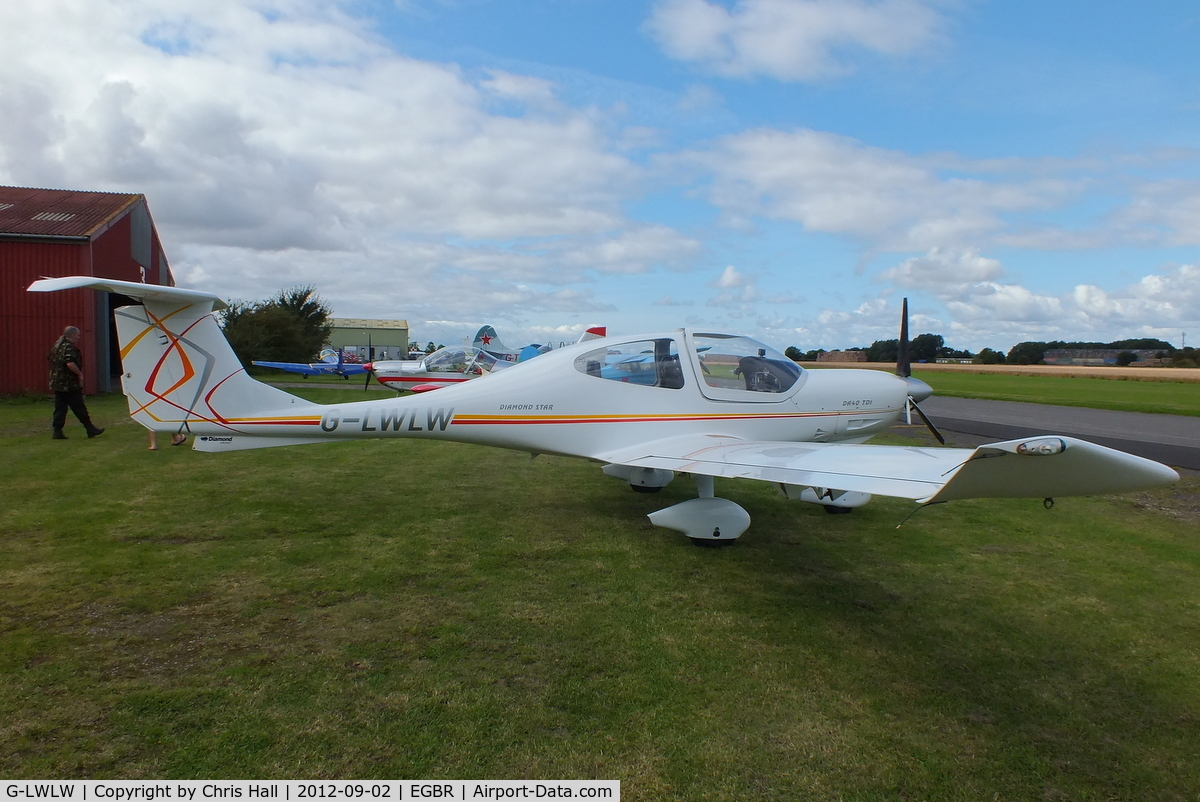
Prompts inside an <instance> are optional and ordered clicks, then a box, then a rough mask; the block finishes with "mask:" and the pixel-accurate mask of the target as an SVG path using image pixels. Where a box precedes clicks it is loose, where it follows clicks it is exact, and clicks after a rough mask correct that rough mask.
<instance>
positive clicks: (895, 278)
mask: <svg viewBox="0 0 1200 802" xmlns="http://www.w3.org/2000/svg"><path fill="white" fill-rule="evenodd" d="M1003 274H1004V268H1003V267H1001V265H1000V262H999V260H997V259H989V258H987V257H985V256H980V255H979V251H978V250H976V249H973V248H968V249H965V250H962V251H949V250H945V249H942V248H931V249H930V250H929V252H928V253H926V254H925V255H924V256H914V257H912V258H910V259H905V260H904V261H903V262H901V263H900V264H899V265H897V266H896V267H893V268H891V269H890V270H885V271H883V272H882V273H880V274H879V277H880V278H881V279H883V280H884V281H890V282H892V283H893V284H895V285H896V286H897V287H900V288H902V289H906V290H925V291H927V292H929V293H930V294H932V295H937V296H939V297H943V298H948V297H954V296H957V295H961V294H962V293H963V292H965V291H966V290H967V288H968V287H969V286H970V285H972V284H975V283H978V282H984V281H992V280H993V279H997V278H999V277H1000V276H1002V275H1003Z"/></svg>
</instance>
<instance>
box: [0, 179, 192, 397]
mask: <svg viewBox="0 0 1200 802" xmlns="http://www.w3.org/2000/svg"><path fill="white" fill-rule="evenodd" d="M61 276H93V277H96V278H107V279H119V280H121V281H136V282H145V283H147V284H161V285H164V286H169V287H173V286H174V285H175V279H174V277H173V276H172V275H171V268H170V266H169V265H168V264H167V257H166V254H165V253H163V249H162V244H161V242H160V241H159V238H158V232H157V231H156V230H155V228H154V221H153V219H151V217H150V207H149V206H148V205H147V203H146V196H145V195H132V194H123V193H115V192H85V191H78V190H68V189H32V188H28V187H0V342H2V343H4V351H5V353H4V358H3V360H0V393H21V392H34V393H46V392H49V388H48V386H47V381H48V376H49V366H48V364H47V362H46V356H47V354H49V352H50V348H51V347H52V346H53V345H54V342H55V340H57V339H58V337H59V336H60V335H61V334H62V332H63V329H64V328H66V327H67V326H78V327H79V329H80V331H81V332H82V333H83V340H82V342H81V343H80V345H81V349H82V351H83V366H84V383H83V387H84V392H87V393H96V392H106V391H109V390H116V389H119V388H120V376H121V357H120V353H119V351H120V349H119V348H118V346H117V337H116V326H115V324H114V323H113V310H114V309H115V308H117V307H119V306H125V305H127V304H131V303H137V301H134V300H132V299H130V298H127V297H125V296H123V295H115V294H113V293H106V292H96V291H94V290H66V291H63V292H48V293H40V292H26V288H27V287H28V286H29V285H30V284H32V283H33V282H34V281H36V280H37V279H39V278H54V277H61Z"/></svg>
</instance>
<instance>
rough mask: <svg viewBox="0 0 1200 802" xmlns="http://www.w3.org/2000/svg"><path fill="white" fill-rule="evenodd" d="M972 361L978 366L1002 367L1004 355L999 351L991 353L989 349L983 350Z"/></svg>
mask: <svg viewBox="0 0 1200 802" xmlns="http://www.w3.org/2000/svg"><path fill="white" fill-rule="evenodd" d="M974 361H975V363H976V364H979V365H1003V364H1004V354H1003V353H1001V352H1000V351H993V350H992V349H991V348H983V349H981V350H980V351H979V354H978V355H977V356H976V357H975V359H974Z"/></svg>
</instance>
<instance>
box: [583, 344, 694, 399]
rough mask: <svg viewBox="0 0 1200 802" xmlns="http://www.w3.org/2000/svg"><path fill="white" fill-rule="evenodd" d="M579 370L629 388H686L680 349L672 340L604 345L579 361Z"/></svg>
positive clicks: (589, 352)
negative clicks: (680, 361)
mask: <svg viewBox="0 0 1200 802" xmlns="http://www.w3.org/2000/svg"><path fill="white" fill-rule="evenodd" d="M575 369H576V370H578V371H579V372H580V373H586V374H587V375H589V376H594V377H596V378H597V379H608V380H610V381H619V382H624V383H626V384H639V385H642V386H644V387H664V388H666V389H669V390H678V389H680V388H681V387H683V370H682V369H681V368H680V367H679V348H678V346H676V344H675V340H673V339H671V338H670V337H662V338H658V339H654V340H634V341H632V342H624V343H612V344H607V345H603V346H601V347H600V348H597V349H595V350H592V351H588V352H587V353H586V354H583V355H582V356H579V357H576V358H575Z"/></svg>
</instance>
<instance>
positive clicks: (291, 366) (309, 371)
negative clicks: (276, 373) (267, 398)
mask: <svg viewBox="0 0 1200 802" xmlns="http://www.w3.org/2000/svg"><path fill="white" fill-rule="evenodd" d="M252 364H255V365H258V366H259V367H260V368H275V369H276V370H286V371H288V372H289V373H303V374H304V375H305V376H319V375H321V374H322V373H331V372H332V371H329V370H322V369H321V368H319V367H313V366H312V365H309V364H307V363H305V362H260V361H258V360H257V359H256V360H254V362H253V363H252Z"/></svg>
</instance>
